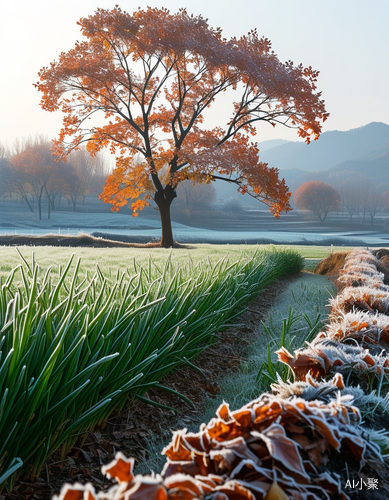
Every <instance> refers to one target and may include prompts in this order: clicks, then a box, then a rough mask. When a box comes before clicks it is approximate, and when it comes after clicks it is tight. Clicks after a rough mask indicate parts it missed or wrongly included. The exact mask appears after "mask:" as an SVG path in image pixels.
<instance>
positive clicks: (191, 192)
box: [175, 180, 216, 217]
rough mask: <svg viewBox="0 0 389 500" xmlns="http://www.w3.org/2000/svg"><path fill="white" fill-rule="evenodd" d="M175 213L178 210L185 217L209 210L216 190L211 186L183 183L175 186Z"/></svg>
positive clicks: (189, 182) (214, 199) (214, 198)
mask: <svg viewBox="0 0 389 500" xmlns="http://www.w3.org/2000/svg"><path fill="white" fill-rule="evenodd" d="M177 197H178V199H177V204H176V207H175V208H176V211H177V210H180V211H183V212H184V213H185V215H186V216H187V217H191V216H192V215H194V214H198V213H199V212H201V211H203V210H209V209H210V207H211V206H212V205H213V203H214V202H215V201H216V190H215V188H214V187H213V186H212V184H194V183H193V182H192V181H189V180H188V181H183V182H180V184H179V185H178V186H177Z"/></svg>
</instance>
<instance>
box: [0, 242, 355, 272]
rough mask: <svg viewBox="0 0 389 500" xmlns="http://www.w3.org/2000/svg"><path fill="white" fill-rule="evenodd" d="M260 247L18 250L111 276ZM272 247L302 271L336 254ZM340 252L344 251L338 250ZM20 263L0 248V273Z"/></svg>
mask: <svg viewBox="0 0 389 500" xmlns="http://www.w3.org/2000/svg"><path fill="white" fill-rule="evenodd" d="M262 248H265V249H266V248H274V246H272V245H211V244H195V245H188V247H187V248H174V249H166V248H131V247H128V248H87V247H75V248H71V247H53V246H42V247H40V246H38V247H29V246H24V247H23V246H22V247H19V250H20V252H21V253H22V254H23V255H24V256H25V257H26V258H27V259H31V257H32V254H34V258H35V260H36V261H37V262H39V264H40V266H41V268H45V267H49V266H53V272H54V273H55V272H56V269H58V267H59V266H62V267H64V266H65V265H66V263H67V262H68V260H69V259H70V257H71V256H72V255H73V254H75V256H76V257H77V258H81V267H80V272H86V271H89V272H91V273H94V272H95V268H96V263H98V264H99V266H100V267H101V269H102V270H103V271H104V272H106V273H108V274H111V275H115V274H116V271H117V269H120V270H124V269H131V270H133V269H134V259H135V260H136V262H138V263H139V264H140V265H144V264H146V263H148V261H149V259H150V258H151V259H152V261H153V262H155V263H156V264H157V265H163V262H164V261H165V260H166V258H167V257H168V256H171V259H172V261H174V262H177V263H184V262H186V261H187V260H188V258H190V259H192V261H193V262H199V261H202V260H208V259H211V260H215V261H217V260H219V259H220V258H222V257H223V256H225V255H228V256H229V257H230V258H231V259H234V258H238V257H239V255H240V254H241V253H242V252H244V253H246V254H254V253H255V251H257V250H258V249H262ZM275 248H277V249H279V250H286V249H290V250H293V251H297V252H298V253H299V254H300V255H301V256H302V257H304V258H306V259H307V260H306V262H305V268H306V269H308V270H312V269H313V268H314V267H315V265H316V264H317V263H318V262H319V261H320V260H321V259H323V258H325V257H327V256H328V255H329V254H330V253H331V251H337V250H338V249H337V247H336V248H335V247H334V248H333V249H331V247H328V246H326V247H324V246H323V247H320V246H310V245H305V246H288V245H277V246H276V247H275ZM341 249H343V250H344V249H345V248H344V247H341ZM19 264H20V256H19V254H18V252H17V250H16V248H15V247H0V273H8V272H10V271H11V270H12V269H13V268H14V267H15V266H17V265H19Z"/></svg>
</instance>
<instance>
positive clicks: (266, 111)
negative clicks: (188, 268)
mask: <svg viewBox="0 0 389 500" xmlns="http://www.w3.org/2000/svg"><path fill="white" fill-rule="evenodd" d="M78 24H79V25H80V27H81V31H82V34H83V36H84V40H83V41H80V42H76V45H75V47H74V48H73V49H72V50H70V51H68V52H66V53H65V52H64V53H62V54H61V55H60V57H59V60H58V61H54V62H53V63H51V64H50V66H48V67H45V68H43V69H42V70H41V71H40V73H39V76H40V82H38V83H37V84H36V87H37V89H38V90H39V91H41V92H42V101H41V106H42V108H43V109H45V110H47V111H56V110H58V109H60V110H62V111H63V112H64V114H65V117H64V121H63V129H62V131H61V132H60V135H59V141H58V143H57V144H58V147H59V149H61V151H62V154H67V153H69V152H70V151H71V150H73V149H77V148H78V147H79V146H80V144H81V143H83V142H88V146H87V147H88V150H89V152H91V153H92V154H95V153H96V152H98V151H100V150H101V149H102V148H104V147H109V148H110V150H111V152H112V153H114V154H115V155H116V158H117V162H116V168H115V170H114V172H113V174H112V175H110V176H109V177H108V179H107V182H106V185H105V188H104V192H103V196H102V197H103V200H104V201H105V202H108V203H111V204H112V206H113V209H115V210H119V208H120V207H122V206H124V205H126V204H127V203H128V200H129V199H132V200H136V201H134V202H133V203H132V205H131V207H132V209H133V212H134V215H136V213H137V211H139V210H141V209H142V208H143V207H145V206H146V205H147V204H149V200H150V199H153V200H154V201H155V203H156V205H157V207H158V209H159V212H160V217H161V226H162V239H161V245H162V246H164V247H170V246H172V245H173V243H174V240H173V233H172V226H171V218H170V206H171V203H172V201H173V200H174V198H175V197H176V196H177V186H178V184H179V183H180V182H182V181H184V180H187V179H189V180H192V181H194V182H196V183H210V182H211V181H213V180H217V179H218V180H219V179H223V180H227V181H229V182H234V183H235V184H236V185H237V187H238V190H239V191H240V192H241V193H243V194H244V193H249V194H251V195H252V196H254V197H256V198H257V199H258V200H260V201H262V202H263V203H265V204H266V205H268V206H269V208H270V210H271V212H273V213H274V215H275V216H279V214H280V212H282V211H287V210H290V205H289V196H290V194H289V193H288V188H287V186H286V184H285V182H284V181H283V180H280V179H279V177H278V171H277V170H276V169H274V168H268V166H267V164H265V163H262V162H260V161H259V150H258V147H257V145H256V144H254V143H253V142H251V138H252V136H253V135H254V134H255V132H256V130H255V128H254V126H255V124H256V123H258V122H260V121H263V122H269V123H270V124H272V125H276V124H278V123H281V124H284V125H288V126H289V127H294V128H296V129H297V130H298V134H299V135H300V137H302V138H304V139H305V140H306V141H307V142H309V140H310V138H314V139H317V138H318V137H319V135H320V133H321V125H322V121H324V120H325V119H326V118H327V116H328V113H327V112H326V110H325V106H324V101H323V100H322V99H321V93H320V92H318V91H317V87H316V83H317V78H318V72H317V71H315V70H313V69H312V68H311V67H308V68H304V67H303V66H302V65H299V66H294V65H293V63H292V62H290V61H289V62H287V63H281V62H280V61H279V59H278V58H277V56H276V55H275V54H274V52H273V51H272V50H271V43H270V41H269V40H268V39H265V38H259V37H258V35H257V33H256V31H251V32H250V33H248V35H246V36H243V37H241V38H232V39H231V40H227V39H225V38H223V37H222V33H221V30H220V29H212V28H210V27H209V26H208V24H207V22H206V20H205V19H203V18H202V17H201V16H197V17H196V16H190V15H188V13H187V12H186V10H184V9H180V10H179V12H178V13H177V14H170V13H169V11H168V10H166V9H157V8H151V7H149V8H147V9H146V10H141V9H138V10H137V11H136V12H134V13H133V14H132V15H130V14H128V13H126V12H124V11H122V10H121V9H120V8H119V7H117V6H116V7H115V8H114V9H113V10H104V9H98V10H97V11H96V12H95V14H94V15H92V16H90V17H88V18H84V19H81V20H80V21H79V23H78ZM226 90H230V91H231V93H232V92H235V94H237V99H236V101H235V102H234V103H232V102H231V115H230V118H229V119H227V121H226V123H225V124H224V127H222V126H218V127H215V128H213V129H210V128H207V127H206V126H205V123H206V122H205V120H204V113H205V112H206V111H207V110H208V109H209V107H210V106H211V104H212V103H213V102H214V101H215V100H216V99H217V98H218V97H219V96H220V95H225V91H226ZM96 115H100V116H101V118H102V120H104V121H102V120H100V121H98V122H96V121H94V118H95V116H96ZM221 125H222V124H221ZM67 137H70V139H71V142H70V143H68V144H67V145H65V144H64V141H65V140H66V138H67ZM137 156H140V157H141V158H142V161H141V162H139V161H134V159H135V157H137Z"/></svg>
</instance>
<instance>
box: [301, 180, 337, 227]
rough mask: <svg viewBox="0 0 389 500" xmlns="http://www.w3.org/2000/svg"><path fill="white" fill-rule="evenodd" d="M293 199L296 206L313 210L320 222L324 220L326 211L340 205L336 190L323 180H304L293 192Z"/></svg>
mask: <svg viewBox="0 0 389 500" xmlns="http://www.w3.org/2000/svg"><path fill="white" fill-rule="evenodd" d="M293 201H294V203H295V204H296V206H297V208H299V209H302V210H310V211H311V212H313V214H314V215H316V217H317V218H318V219H319V220H320V222H324V221H325V219H326V217H327V215H328V212H330V211H331V210H338V209H339V207H340V195H339V193H338V191H337V190H336V189H335V188H334V187H333V186H331V184H327V183H326V182H323V181H307V182H304V183H303V184H301V186H299V187H298V188H297V189H296V191H295V192H294V195H293Z"/></svg>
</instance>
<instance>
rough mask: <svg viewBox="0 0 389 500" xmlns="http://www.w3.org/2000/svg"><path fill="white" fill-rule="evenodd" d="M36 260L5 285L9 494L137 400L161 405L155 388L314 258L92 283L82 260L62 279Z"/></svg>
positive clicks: (1, 398)
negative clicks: (151, 392) (152, 395)
mask: <svg viewBox="0 0 389 500" xmlns="http://www.w3.org/2000/svg"><path fill="white" fill-rule="evenodd" d="M24 264H25V265H24V266H20V267H19V268H18V269H15V270H13V271H12V272H11V273H10V275H9V276H8V277H6V279H4V280H3V279H2V278H1V279H0V285H1V289H0V327H1V331H0V435H1V440H0V486H2V487H6V488H7V489H8V490H11V489H12V487H13V484H14V480H15V478H16V477H17V476H18V475H20V474H21V473H26V472H27V473H30V474H32V476H33V477H34V476H35V475H37V474H38V473H39V471H40V469H41V468H42V465H43V464H44V462H45V460H47V458H48V457H49V456H50V455H51V454H52V453H53V452H54V451H59V452H60V453H61V454H62V456H65V454H66V453H67V452H68V450H70V448H72V446H74V444H75V442H76V440H77V439H78V436H79V435H80V433H83V432H86V431H88V430H90V429H93V427H94V426H95V425H96V424H101V423H103V422H104V421H105V420H106V419H107V418H108V416H109V415H110V413H111V412H112V411H113V410H114V409H116V408H119V409H120V408H121V407H122V406H123V405H124V404H125V403H126V401H127V400H128V399H129V398H130V399H134V398H138V399H141V400H143V401H148V402H150V403H152V401H150V400H147V399H146V398H145V393H146V391H147V390H148V389H150V387H158V388H160V389H165V390H169V391H171V392H172V390H171V389H169V388H165V387H163V386H161V385H160V384H159V380H161V378H162V377H163V375H164V374H166V373H168V372H169V371H171V370H173V369H175V368H177V367H178V366H180V365H182V364H185V363H189V364H190V359H191V358H193V357H194V356H195V355H197V354H198V353H199V352H201V350H202V349H204V347H205V346H206V345H207V344H209V343H210V342H213V340H214V338H215V335H216V333H217V331H218V330H220V329H221V328H223V327H225V326H226V325H228V324H229V323H230V322H231V321H232V320H233V319H234V318H235V317H236V316H237V315H238V314H239V313H240V312H242V310H243V309H244V307H245V304H246V303H247V302H248V301H249V300H250V299H251V298H254V297H255V296H257V295H258V294H259V293H261V292H263V291H264V289H265V287H266V286H267V285H268V284H269V283H271V282H273V281H274V280H275V279H276V278H277V276H280V275H282V274H286V273H289V272H298V271H299V270H300V269H301V267H302V265H303V261H302V258H301V256H300V255H299V254H297V252H290V251H277V250H276V249H271V248H267V249H265V250H264V251H261V252H257V253H256V254H255V255H254V256H253V255H252V254H251V255H247V256H242V257H241V258H240V259H239V260H238V261H236V262H229V261H228V259H227V258H225V259H222V260H220V261H218V262H217V263H212V262H211V261H210V262H208V263H204V262H202V263H198V264H196V265H194V264H193V263H192V262H191V261H189V262H188V265H187V266H186V267H185V266H177V265H175V264H173V263H172V262H171V260H168V261H167V262H166V265H165V268H164V269H159V268H158V267H157V266H156V265H153V264H152V262H150V263H149V266H148V267H147V268H141V267H138V266H136V265H135V269H136V272H135V273H134V272H131V271H130V272H124V273H123V274H118V275H117V276H116V279H113V280H110V279H109V278H107V277H106V276H104V274H103V273H102V272H101V270H100V269H99V268H98V269H97V272H96V274H95V275H94V276H92V277H91V278H90V277H88V276H87V277H84V276H81V271H80V263H79V262H78V263H77V264H76V266H75V268H74V270H73V273H72V274H73V276H71V275H70V273H71V262H69V264H68V265H67V267H66V268H65V269H64V270H62V271H61V272H60V274H59V275H55V274H54V273H53V271H52V270H50V269H49V270H48V271H47V272H46V273H41V272H40V271H39V267H38V265H37V264H36V263H34V262H33V265H32V266H31V265H29V264H28V263H27V262H25V263H24ZM173 392H174V391H173ZM177 395H178V396H181V395H179V394H177ZM182 397H184V396H182ZM184 399H185V398H184ZM189 403H190V402H189Z"/></svg>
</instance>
